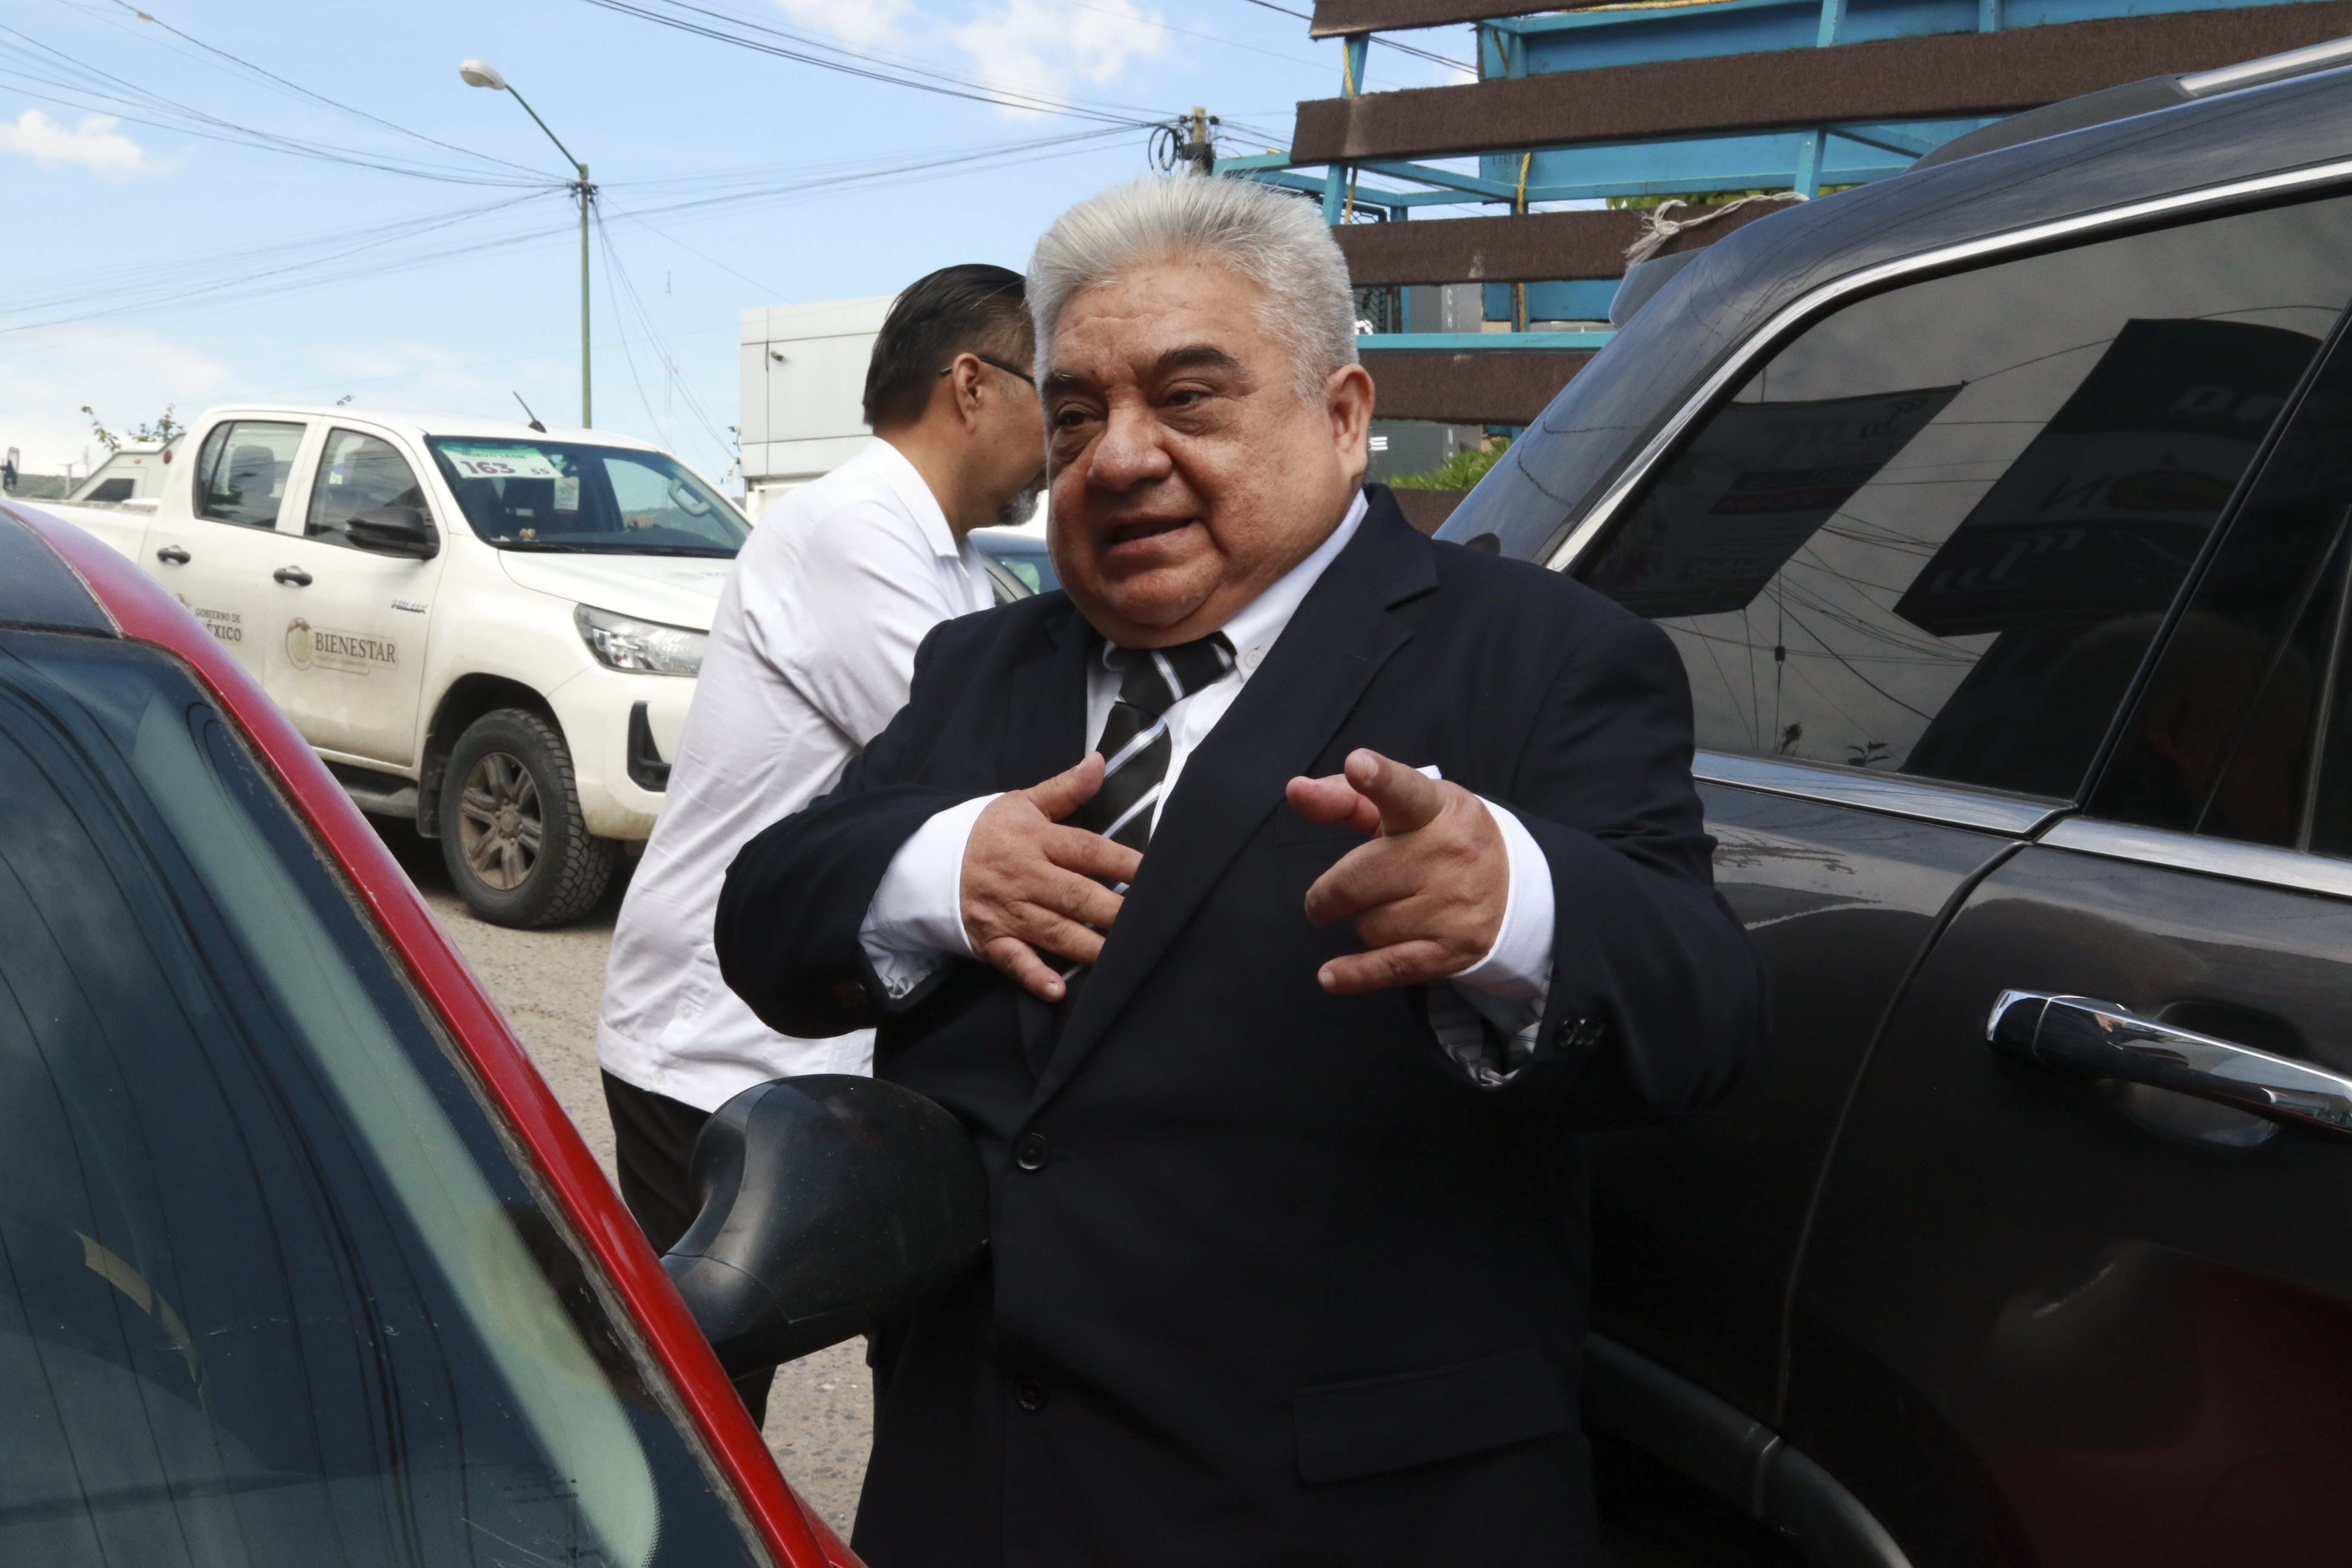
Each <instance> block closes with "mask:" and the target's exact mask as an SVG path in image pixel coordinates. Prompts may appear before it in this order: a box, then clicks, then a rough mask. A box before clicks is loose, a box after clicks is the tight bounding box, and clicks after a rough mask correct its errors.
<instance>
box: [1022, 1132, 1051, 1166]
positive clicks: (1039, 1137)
mask: <svg viewBox="0 0 2352 1568" xmlns="http://www.w3.org/2000/svg"><path fill="white" fill-rule="evenodd" d="M1052 1153H1053V1151H1052V1150H1051V1149H1050V1148H1048V1147H1047V1146H1046V1143H1045V1134H1044V1133H1043V1132H1024V1133H1023V1134H1022V1135H1021V1141H1020V1142H1018V1143H1015V1144H1013V1163H1014V1164H1016V1165H1018V1166H1020V1167H1021V1168H1022V1169H1023V1170H1024V1171H1042V1170H1044V1169H1045V1162H1046V1160H1047V1159H1048V1158H1049V1157H1050V1156H1051V1155H1052Z"/></svg>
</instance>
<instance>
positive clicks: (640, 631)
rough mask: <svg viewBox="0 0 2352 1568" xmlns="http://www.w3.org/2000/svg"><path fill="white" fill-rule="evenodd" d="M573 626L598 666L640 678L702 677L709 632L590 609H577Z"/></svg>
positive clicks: (587, 606)
mask: <svg viewBox="0 0 2352 1568" xmlns="http://www.w3.org/2000/svg"><path fill="white" fill-rule="evenodd" d="M572 625H573V626H578V627H579V628H580V637H581V639H582V640H583V641H584V642H585V643H587V645H588V651H589V652H591V653H593V654H594V655H595V656H596V662H597V663H599V664H601V665H603V666H604V668H607V669H625V670H628V671H630V672H632V673H634V674H638V675H699V674H701V673H702V650H703V648H704V647H707V646H708V645H709V641H710V634H709V632H696V631H688V629H687V628H686V627H684V626H663V625H662V624H661V623H660V622H659V621H641V620H638V619H637V618H636V617H635V616H618V615H614V613H613V612H612V611H610V610H599V609H595V608H593V607H592V606H590V605H576V606H574V607H573V609H572Z"/></svg>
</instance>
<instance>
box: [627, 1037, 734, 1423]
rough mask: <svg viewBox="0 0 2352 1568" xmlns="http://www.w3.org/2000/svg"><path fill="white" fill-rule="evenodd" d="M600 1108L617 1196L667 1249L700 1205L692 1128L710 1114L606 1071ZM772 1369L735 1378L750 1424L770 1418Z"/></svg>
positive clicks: (697, 1129)
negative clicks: (609, 1134) (607, 1125)
mask: <svg viewBox="0 0 2352 1568" xmlns="http://www.w3.org/2000/svg"><path fill="white" fill-rule="evenodd" d="M604 1109H605V1110H609V1111H611V1112H612V1115H613V1144H614V1156H615V1160H616V1163H618V1164H619V1166H620V1168H621V1201H622V1202H623V1203H625V1204H626V1205H629V1213H630V1215H632V1216H633V1217H635V1220H636V1222H637V1228H638V1229H639V1230H642V1231H644V1232H645V1233H646V1240H647V1241H649V1242H651V1243H653V1247H654V1250H655V1251H656V1252H667V1251H668V1250H669V1249H670V1248H671V1247H674V1246H676V1245H677V1238H678V1237H681V1236H684V1235H685V1234H686V1233H687V1229H688V1226H692V1225H693V1224H694V1215H695V1212H696V1210H697V1209H698V1207H699V1205H698V1204H697V1203H696V1202H695V1198H694V1188H693V1185H692V1184H691V1183H689V1182H688V1179H687V1168H688V1163H689V1162H690V1161H691V1160H692V1158H693V1155H694V1137H695V1134H696V1133H698V1132H700V1131H702V1124H703V1123H704V1122H706V1121H709V1120H710V1112H709V1111H707V1110H696V1109H695V1108H694V1107H692V1106H691V1105H688V1104H687V1103H685V1102H684V1101H683V1100H672V1099H670V1098H669V1097H668V1096H667V1095H662V1094H656V1093H655V1092H654V1091H653V1090H651V1089H639V1088H638V1087H637V1086H636V1085H635V1084H633V1083H624V1082H622V1081H621V1080H620V1079H617V1078H614V1076H613V1075H612V1074H611V1073H605V1074H604ZM775 1376H776V1369H775V1368H773V1367H766V1368H763V1369H761V1371H759V1372H751V1373H744V1374H743V1375H742V1376H741V1377H739V1378H737V1379H736V1380H735V1392H736V1393H738V1394H741V1395H742V1396H743V1405H744V1408H745V1409H747V1410H749V1411H751V1424H752V1425H753V1426H760V1425H761V1424H763V1423H764V1422H765V1421H766V1420H767V1418H768V1387H769V1384H772V1383H773V1382H774V1381H775Z"/></svg>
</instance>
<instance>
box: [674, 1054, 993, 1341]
mask: <svg viewBox="0 0 2352 1568" xmlns="http://www.w3.org/2000/svg"><path fill="white" fill-rule="evenodd" d="M690 1174H691V1176H692V1178H693V1182H694V1186H695V1191H696V1194H697V1195H698V1197H699V1198H700V1200H701V1204H702V1208H701V1212H700V1213H699V1214H698V1215H696V1216H695V1221H694V1225H693V1226H692V1227H691V1228H690V1229H688V1231H687V1233H686V1234H685V1235H684V1236H682V1237H679V1238H678V1241H677V1246H675V1247H671V1248H670V1249H669V1252H668V1254H667V1256H666V1257H664V1258H662V1268H664V1269H666V1270H667V1271H668V1274H669V1277H670V1280H671V1282H672V1283H673V1284H675V1285H676V1286H677V1289H678V1294H679V1295H681V1296H683V1297H685V1298H686V1304H687V1307H688V1310H691V1311H692V1312H693V1313H694V1321H695V1322H696V1323H697V1324H698V1326H699V1327H700V1328H701V1330H702V1331H703V1334H704V1335H705V1337H707V1338H708V1339H709V1341H710V1345H711V1348H712V1349H713V1350H715V1351H717V1352H719V1364H721V1365H722V1366H724V1367H725V1368H726V1369H727V1371H728V1373H729V1375H730V1376H738V1375H740V1374H741V1373H746V1372H749V1371H751V1370H754V1369H755V1368H759V1367H762V1366H772V1365H774V1364H776V1363H779V1362H786V1361H791V1360H793V1359H794V1358H795V1357H798V1356H804V1355H806V1354H808V1353H809V1352H812V1351H818V1350H823V1349H824V1347H825V1346H827V1345H831V1344H838V1343H840V1342H842V1341H843V1340H845V1339H848V1338H849V1337H850V1336H852V1335H853V1334H857V1333H861V1332H863V1331H866V1329H867V1328H869V1327H871V1326H872V1325H873V1324H874V1323H875V1322H876V1321H877V1320H879V1319H882V1318H886V1317H887V1316H889V1315H891V1314H892V1313H895V1312H897V1311H899V1310H903V1309H905V1308H907V1307H909V1306H912V1305H913V1304H914V1303H916V1302H917V1301H919V1300H922V1299H923V1298H924V1297H926V1296H929V1295H933V1294H935V1293H937V1292H939V1291H940V1290H943V1289H947V1288H948V1287H949V1286H950V1285H953V1284H955V1283H956V1282H957V1281H958V1280H960V1279H962V1278H963V1277H964V1275H965V1274H967V1273H968V1272H970V1270H971V1268H972V1267H973V1266H974V1265H975V1264H977V1263H978V1262H979V1261H980V1258H981V1255H982V1253H983V1252H985V1251H986V1250H987V1247H988V1214H989V1201H988V1177H987V1175H986V1174H985V1173H983V1172H982V1169H981V1164H980V1152H979V1151H978V1150H977V1149H976V1148H975V1147H974V1146H973V1144H972V1141H971V1133H969V1132H967V1131H965V1130H964V1127H963V1124H962V1123H961V1122H960V1121H957V1120H956V1119H955V1118H954V1117H953V1116H951V1115H950V1114H949V1113H948V1112H947V1111H945V1110H941V1109H940V1107H939V1106H937V1105H935V1104H933V1103H932V1102H931V1101H929V1100H926V1099H924V1098H923V1097H922V1096H921V1095H919V1094H917V1093H916V1092H915V1091H914V1090H912V1089H902V1088H900V1087H899V1086H898V1085H897V1084H891V1083H877V1082H876V1081H875V1080H874V1079H866V1078H853V1077H850V1076H848V1075H845V1074H839V1073H814V1074H810V1075H808V1076H805V1077H802V1078H785V1079H775V1080H774V1081H772V1082H770V1083H763V1084H759V1085H755V1086H754V1087H752V1088H751V1089H745V1090H744V1091H743V1092H742V1093H740V1094H739V1095H737V1096H736V1097H735V1098H734V1099H732V1100H729V1101H728V1102H727V1103H726V1104H724V1105H722V1106H720V1107H719V1110H718V1111H717V1112H716V1113H715V1114H714V1115H713V1116H712V1117H711V1118H710V1120H709V1121H708V1122H705V1123H704V1124H703V1128H702V1132H701V1134H700V1136H698V1137H697V1138H696V1139H695V1141H694V1157H693V1163H692V1165H691V1166H690Z"/></svg>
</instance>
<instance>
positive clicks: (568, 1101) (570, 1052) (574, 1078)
mask: <svg viewBox="0 0 2352 1568" xmlns="http://www.w3.org/2000/svg"><path fill="white" fill-rule="evenodd" d="M371 820H373V822H374V823H375V826H376V829H377V831H378V832H380V833H382V834H383V838H384V842H385V843H386V844H388V845H389V846H391V847H392V851H393V853H394V855H395V856H396V857H398V858H399V860H400V863H401V864H402V865H403V866H404V867H405V868H407V870H408V874H409V876H410V877H411V878H412V879H415V883H416V886H417V889H418V890H419V891H421V892H422V893H424V895H425V902H426V903H428V904H430V905H432V906H433V911H434V913H435V914H436V915H438V916H439V917H440V919H441V923H442V925H443V927H444V928H446V930H447V931H448V932H449V935H450V938H451V940H453V941H454V942H457V947H458V949H459V951H461V952H464V953H465V955H466V960H467V963H471V964H472V965H473V966H474V971H475V973H478V974H479V975H480V976H481V977H482V984H485V985H487V986H488V987H489V990H490V994H491V996H492V997H493V998H495V999H496V1000H497V1002H498V1005H499V1008H500V1009H501V1010H502V1011H503V1012H504V1013H505V1014H506V1016H507V1022H508V1023H509V1024H510V1025H512V1026H514V1031H515V1033H516V1034H517V1035H519V1036H520V1037H521V1038H522V1043H523V1046H524V1048H526V1049H527V1050H529V1051H530V1057H531V1060H532V1061H534V1062H536V1063H537V1064H538V1065H539V1070H540V1073H541V1076H543V1077H544V1078H545V1079H547V1084H548V1087H549V1088H550V1089H553V1090H554V1091H555V1098H556V1099H557V1100H561V1101H562V1103H563V1109H564V1110H567V1111H569V1112H571V1114H572V1121H573V1122H574V1123H575V1124H576V1125H577V1126H578V1127H579V1129H580V1132H581V1135H582V1136H583V1138H585V1139H586V1140H587V1141H588V1147H589V1148H590V1149H591V1150H592V1151H593V1152H594V1153H595V1155H596V1159H597V1161H598V1162H599V1163H601V1164H603V1166H604V1173H605V1174H606V1175H608V1176H609V1175H611V1174H612V1173H613V1124H612V1121H611V1120H610V1119H609V1118H608V1117H606V1115H605V1114H604V1087H603V1084H602V1082H601V1080H599V1079H598V1078H597V1076H596V1006H597V1002H598V999H599V998H600V997H601V996H602V995H603V994H604V954H605V952H606V951H607V950H608V949H609V948H610V947H611V946H612V942H613V919H614V915H615V914H616V913H617V912H618V911H619V910H620V907H621V885H620V884H617V883H616V884H615V886H614V889H613V890H612V891H611V892H609V893H607V894H606V895H605V897H604V902H603V903H602V904H601V905H599V906H598V907H597V909H596V910H595V911H594V912H593V913H592V914H590V915H589V916H588V917H587V918H586V919H585V920H583V921H579V922H578V923H577V924H574V925H570V926H565V927H563V928H562V929H561V930H558V931H509V930H507V929H505V928H504V927H502V926H494V925H488V924H485V923H484V922H483V921H478V920H476V919H475V918H474V917H473V916H472V915H471V914H469V913H467V910H466V906H465V905H464V904H463V903H461V902H459V901H458V899H457V894H456V893H455V892H453V891H452V890H451V889H450V886H449V877H448V873H447V872H446V871H445V870H444V869H443V868H442V865H441V850H440V846H439V845H437V844H433V843H428V842H427V841H425V839H422V838H419V837H417V836H416V833H415V829H414V828H411V827H409V826H406V825H405V824H402V823H395V822H389V821H386V820H384V819H383V818H381V817H377V818H372V819H371ZM865 1350H866V1342H864V1341H863V1340H853V1341H851V1342H849V1343H847V1344H845V1345H835V1347H834V1348H833V1349H831V1350H827V1351H819V1352H817V1353H816V1354H814V1355H813V1356H808V1357H805V1358H803V1359H802V1360H800V1361H796V1362H793V1363H791V1364H790V1365H788V1366H785V1367H783V1368H782V1369H781V1370H779V1371H778V1373H776V1387H775V1392H774V1393H773V1394H771V1395H770V1396H769V1399H768V1425H767V1429H766V1434H765V1435H766V1436H767V1439H768V1447H770V1448H771V1449H772V1450H774V1452H775V1456H776V1462H777V1464H779V1465H780V1466H782V1468H783V1471H784V1474H785V1475H786V1476H788V1477H789V1478H791V1479H792V1483H793V1486H794V1487H795V1488H797V1489H799V1491H800V1494H801V1496H802V1497H803V1498H805V1499H807V1500H808V1502H809V1504H810V1506H811V1507H813V1508H815V1509H817V1510H819V1511H821V1512H822V1513H823V1514H824V1517H825V1520H826V1521H827V1522H828V1523H830V1524H831V1525H832V1526H833V1527H834V1528H835V1530H837V1531H841V1533H842V1534H843V1535H845V1536H846V1535H847V1534H848V1533H849V1525H850V1521H851V1519H852V1518H853V1517H854V1516H855V1515H856V1511H857V1489H858V1487H859V1486H860V1485H861V1484H862V1483H863V1482H864V1480H865V1479H866V1449H867V1448H868V1447H870V1446H871V1445H872V1443H873V1439H874V1415H873V1396H872V1389H871V1387H870V1385H869V1384H868V1383H867V1379H866V1361H865Z"/></svg>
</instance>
